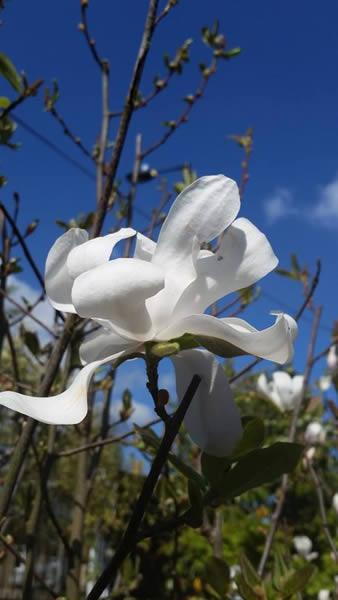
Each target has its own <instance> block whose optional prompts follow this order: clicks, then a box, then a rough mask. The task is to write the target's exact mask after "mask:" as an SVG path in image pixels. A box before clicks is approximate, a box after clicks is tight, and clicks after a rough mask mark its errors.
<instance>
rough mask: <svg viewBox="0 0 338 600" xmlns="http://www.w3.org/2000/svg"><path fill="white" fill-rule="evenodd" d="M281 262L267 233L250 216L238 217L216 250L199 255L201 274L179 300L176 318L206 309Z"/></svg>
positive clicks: (249, 283) (259, 277) (198, 267)
mask: <svg viewBox="0 0 338 600" xmlns="http://www.w3.org/2000/svg"><path fill="white" fill-rule="evenodd" d="M277 264H278V259H277V257H276V256H275V254H274V252H273V250H272V248H271V245H270V243H269V242H268V240H267V238H266V237H265V235H264V234H263V233H262V232H261V231H260V230H259V229H258V228H257V227H255V225H253V223H251V222H250V221H249V220H248V219H243V218H240V219H236V220H235V221H234V222H233V223H232V225H230V227H229V228H228V229H227V230H226V231H225V234H224V235H223V237H222V240H221V243H220V247H219V248H218V250H217V252H216V254H213V253H210V252H209V253H208V254H206V255H204V256H200V257H199V258H198V260H197V262H196V271H197V278H196V280H195V281H193V282H192V283H191V284H190V285H189V287H188V288H187V289H186V290H185V292H184V294H183V295H182V297H181V299H180V302H179V303H178V304H177V306H176V308H175V318H179V317H183V316H185V315H186V314H189V312H190V314H191V313H199V312H204V311H205V310H206V309H207V308H208V306H210V305H211V304H212V303H213V302H216V301H217V300H218V299H220V298H223V296H226V295H227V294H230V293H231V292H235V291H237V290H239V289H242V288H245V287H248V286H250V285H252V284H253V283H256V281H259V279H261V278H262V277H264V276H265V275H267V274H268V273H270V271H272V270H273V269H274V268H275V267H276V266H277Z"/></svg>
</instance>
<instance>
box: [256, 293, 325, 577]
mask: <svg viewBox="0 0 338 600" xmlns="http://www.w3.org/2000/svg"><path fill="white" fill-rule="evenodd" d="M305 306H306V305H305ZM321 314H322V308H321V307H318V308H317V309H316V310H315V313H314V316H313V323H312V330H311V337H310V341H309V346H308V352H307V360H306V367H305V372H304V380H303V391H302V394H301V395H300V397H299V400H298V402H297V404H296V405H295V407H294V410H293V414H292V418H291V423H290V428H289V435H288V440H289V442H293V441H294V440H295V437H296V431H297V421H298V417H299V414H300V410H301V407H302V405H303V402H304V398H305V393H306V388H307V385H308V383H309V381H310V377H311V373H312V368H313V361H312V358H313V354H314V349H315V344H316V340H317V335H318V328H319V323H320V318H321ZM288 485H289V476H288V475H287V474H286V475H283V477H282V484H281V487H280V490H279V495H278V501H277V505H276V508H275V510H274V513H273V515H272V517H271V523H270V528H269V531H268V534H267V537H266V540H265V545H264V550H263V554H262V557H261V560H260V563H259V567H258V573H259V575H263V572H264V569H265V565H266V562H267V560H268V557H269V554H270V551H271V548H272V543H273V540H274V537H275V533H276V531H277V527H278V522H279V519H280V516H281V513H282V510H283V507H284V502H285V497H286V493H287V489H288Z"/></svg>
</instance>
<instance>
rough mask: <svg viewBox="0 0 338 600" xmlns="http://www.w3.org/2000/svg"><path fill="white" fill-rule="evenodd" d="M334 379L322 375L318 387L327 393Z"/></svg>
mask: <svg viewBox="0 0 338 600" xmlns="http://www.w3.org/2000/svg"><path fill="white" fill-rule="evenodd" d="M331 384H332V377H331V375H322V376H321V377H319V379H318V387H319V389H320V390H321V391H322V392H327V390H328V389H329V388H330V387H331Z"/></svg>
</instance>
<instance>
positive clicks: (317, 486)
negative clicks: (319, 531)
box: [306, 460, 338, 563]
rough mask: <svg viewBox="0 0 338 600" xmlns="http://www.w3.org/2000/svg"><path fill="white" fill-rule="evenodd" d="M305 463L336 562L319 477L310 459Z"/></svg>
mask: <svg viewBox="0 0 338 600" xmlns="http://www.w3.org/2000/svg"><path fill="white" fill-rule="evenodd" d="M306 464H307V467H308V469H309V473H310V475H311V477H312V480H313V483H314V485H315V489H316V494H317V498H318V506H319V512H320V516H321V519H322V524H323V529H324V533H325V536H326V539H327V541H328V543H329V546H330V548H331V550H332V553H333V556H334V558H335V561H336V563H338V552H337V548H336V545H335V542H334V539H333V537H332V535H331V532H330V527H329V524H328V521H327V514H326V508H325V502H324V494H323V490H322V486H321V483H320V479H319V477H318V475H317V472H316V470H315V468H314V466H313V464H312V462H311V460H307V461H306Z"/></svg>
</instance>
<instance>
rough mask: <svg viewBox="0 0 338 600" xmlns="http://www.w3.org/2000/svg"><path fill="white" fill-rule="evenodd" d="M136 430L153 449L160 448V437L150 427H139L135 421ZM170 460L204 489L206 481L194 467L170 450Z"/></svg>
mask: <svg viewBox="0 0 338 600" xmlns="http://www.w3.org/2000/svg"><path fill="white" fill-rule="evenodd" d="M134 428H135V430H136V432H137V433H138V434H139V436H140V437H141V439H142V441H143V442H144V443H145V444H146V445H148V446H150V447H151V448H152V449H153V450H156V451H157V450H158V449H159V447H160V443H161V440H160V438H159V437H158V436H157V435H156V434H155V433H154V432H153V431H152V429H150V428H149V427H139V426H138V425H136V424H135V423H134ZM168 460H169V462H171V464H172V465H174V467H176V469H177V470H178V471H179V472H180V473H182V475H184V477H186V478H187V479H190V480H191V481H194V482H195V483H196V484H197V485H198V486H199V487H200V488H201V489H202V490H204V489H205V487H206V481H205V479H204V477H202V476H201V475H200V474H199V473H197V471H195V470H194V469H192V468H191V467H190V466H189V465H186V464H185V463H184V462H183V461H182V460H181V459H180V458H178V457H177V456H175V454H172V452H169V454H168Z"/></svg>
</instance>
